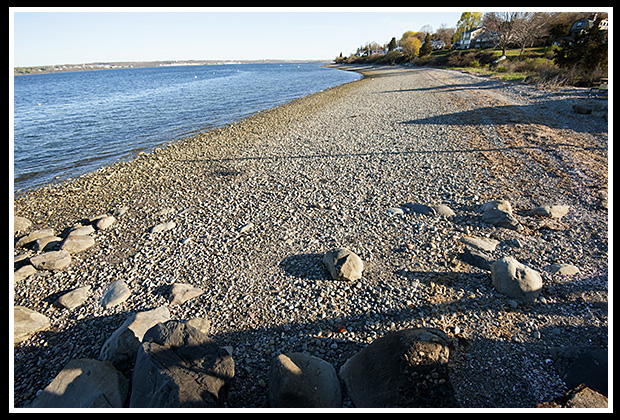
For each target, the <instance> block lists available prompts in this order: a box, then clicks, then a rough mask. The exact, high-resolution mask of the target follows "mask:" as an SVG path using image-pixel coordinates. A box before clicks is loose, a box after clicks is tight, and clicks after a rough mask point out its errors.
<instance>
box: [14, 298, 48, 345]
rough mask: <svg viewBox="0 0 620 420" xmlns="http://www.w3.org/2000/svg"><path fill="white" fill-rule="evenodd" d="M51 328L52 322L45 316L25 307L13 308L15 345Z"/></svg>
mask: <svg viewBox="0 0 620 420" xmlns="http://www.w3.org/2000/svg"><path fill="white" fill-rule="evenodd" d="M49 326H50V320H49V318H48V317H46V316H45V315H43V314H40V313H38V312H36V311H33V310H32V309H28V308H25V307H23V306H15V307H14V308H13V341H14V342H15V343H20V342H22V341H24V340H26V339H27V338H29V337H30V336H31V335H33V334H34V333H36V332H37V331H42V330H45V329H47V328H49Z"/></svg>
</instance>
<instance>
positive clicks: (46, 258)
mask: <svg viewBox="0 0 620 420" xmlns="http://www.w3.org/2000/svg"><path fill="white" fill-rule="evenodd" d="M70 263H71V254H69V252H68V251H67V250H65V249H61V250H60V251H49V252H46V253H44V254H40V255H36V256H34V257H31V258H30V264H32V265H33V266H34V268H36V269H38V270H62V269H63V268H65V267H66V266H68V265H69V264H70Z"/></svg>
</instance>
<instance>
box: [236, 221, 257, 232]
mask: <svg viewBox="0 0 620 420" xmlns="http://www.w3.org/2000/svg"><path fill="white" fill-rule="evenodd" d="M253 227H254V223H252V222H250V223H246V224H245V225H243V226H241V227H240V228H239V233H241V234H243V233H247V232H249V231H250V230H252V228H253Z"/></svg>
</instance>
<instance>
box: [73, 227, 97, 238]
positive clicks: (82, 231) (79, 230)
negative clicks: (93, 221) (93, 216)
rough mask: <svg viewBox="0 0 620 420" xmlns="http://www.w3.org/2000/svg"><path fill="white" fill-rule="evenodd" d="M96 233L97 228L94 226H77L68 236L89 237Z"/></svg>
mask: <svg viewBox="0 0 620 420" xmlns="http://www.w3.org/2000/svg"><path fill="white" fill-rule="evenodd" d="M94 231H95V228H94V227H93V226H92V225H84V226H77V227H75V228H73V229H71V230H70V231H69V234H68V235H67V236H71V235H80V236H87V235H90V234H91V233H93V232H94Z"/></svg>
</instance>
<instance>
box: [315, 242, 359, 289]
mask: <svg viewBox="0 0 620 420" xmlns="http://www.w3.org/2000/svg"><path fill="white" fill-rule="evenodd" d="M323 264H325V267H327V270H328V271H329V273H330V274H331V276H332V279H334V280H344V281H356V280H359V279H360V278H361V277H362V271H363V270H364V263H363V262H362V259H361V258H360V257H359V256H357V255H356V254H354V253H353V252H352V251H350V250H349V249H347V248H335V249H332V250H330V251H327V252H326V253H325V255H324V256H323Z"/></svg>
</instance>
